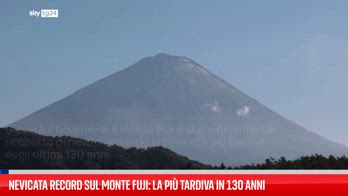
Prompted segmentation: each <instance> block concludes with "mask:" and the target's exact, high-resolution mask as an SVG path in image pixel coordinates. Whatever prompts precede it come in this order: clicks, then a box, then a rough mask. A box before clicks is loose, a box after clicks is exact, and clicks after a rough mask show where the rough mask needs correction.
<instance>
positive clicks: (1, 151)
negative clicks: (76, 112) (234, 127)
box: [0, 128, 210, 169]
mask: <svg viewBox="0 0 348 196" xmlns="http://www.w3.org/2000/svg"><path fill="white" fill-rule="evenodd" d="M0 168H7V169H188V168H189V169H204V168H210V166H207V165H204V164H201V163H199V162H197V161H192V160H190V159H188V158H187V157H184V156H181V155H178V154H176V153H175V152H173V151H171V150H169V149H167V148H163V147H151V148H147V149H141V148H129V149H125V148H122V147H120V146H117V145H112V146H109V145H106V144H102V143H99V142H93V141H87V140H83V139H78V138H72V137H67V136H63V137H49V136H42V135H39V134H35V133H32V132H28V131H20V130H15V129H13V128H0Z"/></svg>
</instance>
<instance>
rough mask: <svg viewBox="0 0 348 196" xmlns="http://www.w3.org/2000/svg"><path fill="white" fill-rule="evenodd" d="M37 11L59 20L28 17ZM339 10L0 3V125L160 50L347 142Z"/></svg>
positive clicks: (347, 91) (347, 50)
mask: <svg viewBox="0 0 348 196" xmlns="http://www.w3.org/2000/svg"><path fill="white" fill-rule="evenodd" d="M19 2H20V3H19ZM43 8H57V9H59V18H58V19H44V18H36V17H30V16H29V11H30V10H33V9H34V10H40V9H43ZM347 10H348V1H345V0H342V1H334V0H332V1H327V0H325V1H319V0H312V1H311V0H304V1H303V0H298V1H294V0H287V1H286V0H283V1H279V0H274V1H272V0H264V1H260V0H254V1H247V0H240V1H233V0H227V1H222V0H220V1H219V0H217V1H202V0H197V1H192V0H181V1H180V0H179V1H178V0H176V1H174V0H173V1H164V0H158V1H149V0H146V1H142V0H138V1H130V0H124V1H79V2H77V1H70V0H66V1H62V0H59V1H12V0H7V1H1V2H0V35H1V36H0V126H5V125H7V124H9V123H11V122H14V121H15V120H18V119H19V118H21V117H24V116H25V115H28V114H30V113H32V112H34V111H36V110H38V109H40V108H42V107H44V106H46V105H48V104H50V103H52V102H54V101H56V100H58V99H61V98H63V97H65V96H67V95H69V94H71V93H73V92H74V91H75V90H77V89H79V88H81V87H83V86H85V85H87V84H90V83H92V82H94V81H96V80H98V79H100V78H102V77H105V76H107V75H109V74H111V73H113V72H115V71H118V70H120V69H122V68H124V67H126V66H129V65H131V64H133V63H135V62H136V61H137V60H139V59H141V58H143V57H146V56H153V55H155V54H156V53H160V52H164V53H168V54H173V55H183V56H187V57H190V58H192V59H194V60H195V61H197V62H198V63H200V64H201V65H203V66H205V67H206V68H208V69H209V70H211V71H212V72H214V73H216V74H217V75H219V76H221V77H222V78H224V79H226V80H227V81H229V82H230V83H231V84H232V85H234V86H236V87H237V88H239V89H241V90H242V91H244V92H245V93H247V94H249V95H250V96H252V97H254V98H256V99H257V100H259V101H260V102H261V103H263V104H265V105H266V106H268V107H270V108H271V109H273V110H274V111H276V112H278V113H280V114H282V115H283V116H285V117H286V118H288V119H290V120H292V121H294V122H296V123H298V124H300V125H302V126H304V127H305V128H307V129H309V130H311V131H313V132H316V133H319V134H320V135H323V136H325V137H327V138H330V139H332V140H335V141H338V142H341V143H344V144H346V145H348V104H347V101H348V25H347V24H348V11H347Z"/></svg>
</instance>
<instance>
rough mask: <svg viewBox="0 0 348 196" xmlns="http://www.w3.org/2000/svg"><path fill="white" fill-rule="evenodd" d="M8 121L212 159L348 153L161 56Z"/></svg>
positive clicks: (179, 60)
mask: <svg viewBox="0 0 348 196" xmlns="http://www.w3.org/2000/svg"><path fill="white" fill-rule="evenodd" d="M265 90H266V89H265ZM10 126H12V127H15V128H19V129H26V130H31V131H34V132H38V133H41V134H44V135H51V136H62V135H69V136H73V137H79V138H84V139H89V140H96V141H100V142H105V143H108V144H118V145H121V146H124V147H133V146H134V147H148V146H164V147H167V148H170V149H172V150H174V151H175V152H177V153H180V154H184V155H186V156H188V157H190V158H192V159H194V160H198V161H200V162H203V163H209V164H215V165H216V164H220V163H221V162H224V163H225V164H229V165H238V164H244V163H252V162H260V161H263V160H264V159H266V158H269V157H271V156H272V157H279V156H285V157H287V158H289V159H291V158H295V157H298V156H301V155H309V154H313V153H320V154H323V155H329V154H333V155H347V154H348V148H347V147H345V146H343V145H340V144H337V143H335V142H332V141H329V140H327V139H325V138H322V137H320V136H318V135H316V134H314V133H312V132H310V131H308V130H306V129H304V128H302V127H300V126H298V125H297V124H295V123H293V122H291V121H289V120H287V119H285V118H284V117H282V116H280V115H279V114H277V113H275V112H273V111H272V110H270V109H268V108H267V107H265V106H263V105H262V104H260V103H259V102H257V101H256V100H255V99H253V98H251V97H249V96H247V95H246V94H244V93H243V92H241V91H240V90H238V89H237V88H235V87H233V86H232V85H231V84H229V83H228V82H226V81H225V80H223V79H221V78H219V77H218V76H216V75H214V74H212V73H211V72H209V71H208V70H207V69H205V68H204V67H202V66H201V65H199V64H198V63H196V62H194V61H193V60H191V59H189V58H186V57H179V56H170V55H167V54H158V55H156V56H154V57H147V58H144V59H142V60H140V61H139V62H137V63H135V64H134V65H132V66H130V67H128V68H126V69H124V70H121V71H119V72H116V73H114V74H112V75H110V76H108V77H106V78H104V79H101V80H99V81H97V82H95V83H93V84H91V85H88V86H86V87H85V88H82V89H80V90H78V91H76V92H75V93H73V94H72V95H70V96H68V97H66V98H64V99H62V100H60V101H57V102H55V103H53V104H51V105H49V106H47V107H44V108H43V109H41V110H39V111H37V112H35V113H33V114H31V115H29V116H27V117H25V118H23V119H21V120H19V121H17V122H15V123H13V124H11V125H10Z"/></svg>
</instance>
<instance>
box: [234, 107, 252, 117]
mask: <svg viewBox="0 0 348 196" xmlns="http://www.w3.org/2000/svg"><path fill="white" fill-rule="evenodd" d="M249 113H250V107H249V106H246V105H245V106H243V107H241V108H239V109H238V110H237V115H238V116H247V115H248V114H249Z"/></svg>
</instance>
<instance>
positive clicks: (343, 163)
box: [230, 154, 348, 169]
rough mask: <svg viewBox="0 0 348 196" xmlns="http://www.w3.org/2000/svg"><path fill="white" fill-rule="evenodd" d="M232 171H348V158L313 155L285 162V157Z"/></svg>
mask: <svg viewBox="0 0 348 196" xmlns="http://www.w3.org/2000/svg"><path fill="white" fill-rule="evenodd" d="M230 169H232V168H230ZM234 169H348V157H346V156H341V157H335V156H332V155H330V156H328V157H325V156H323V155H320V154H315V155H310V156H301V157H300V158H298V159H295V160H287V159H286V158H285V157H280V158H279V159H274V158H270V159H266V160H265V162H264V163H261V164H251V165H243V166H239V167H235V168H234Z"/></svg>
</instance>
